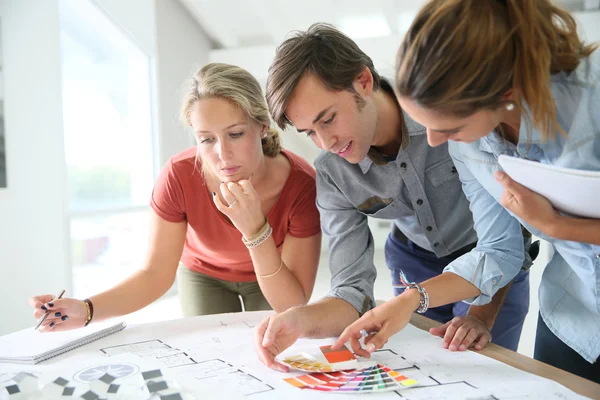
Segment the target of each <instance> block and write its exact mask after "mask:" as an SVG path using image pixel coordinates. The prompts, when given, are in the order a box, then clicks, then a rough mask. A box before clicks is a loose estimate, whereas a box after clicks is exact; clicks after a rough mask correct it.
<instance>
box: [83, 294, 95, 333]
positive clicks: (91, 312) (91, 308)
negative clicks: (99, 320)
mask: <svg viewBox="0 0 600 400" xmlns="http://www.w3.org/2000/svg"><path fill="white" fill-rule="evenodd" d="M83 302H84V303H85V308H86V309H87V315H86V317H85V324H84V325H83V326H84V327H86V326H88V324H89V323H90V322H92V318H94V305H93V304H92V301H91V300H90V299H85V300H83Z"/></svg>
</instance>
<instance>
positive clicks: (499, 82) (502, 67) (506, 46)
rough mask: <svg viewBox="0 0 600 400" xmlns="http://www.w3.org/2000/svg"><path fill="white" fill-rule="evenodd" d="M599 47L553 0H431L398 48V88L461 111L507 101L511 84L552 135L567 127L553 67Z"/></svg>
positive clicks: (566, 66) (567, 65) (568, 65)
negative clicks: (559, 113) (557, 105)
mask: <svg viewBox="0 0 600 400" xmlns="http://www.w3.org/2000/svg"><path fill="white" fill-rule="evenodd" d="M596 47H597V45H595V44H594V45H586V44H584V43H583V42H582V41H581V39H580V38H579V36H578V34H577V26H576V23H575V20H574V19H573V17H572V16H571V14H569V13H568V12H567V11H565V10H562V9H560V8H558V7H556V6H554V5H553V4H552V3H551V2H550V1H549V0H430V1H429V3H427V4H426V5H425V6H424V7H423V9H422V10H421V11H420V12H419V14H418V15H417V17H416V18H415V20H414V22H413V24H412V26H411V27H410V29H409V30H408V33H407V34H406V36H405V38H404V40H403V42H402V44H401V46H400V49H399V50H398V56H397V70H396V89H397V91H398V94H399V95H400V96H406V97H409V98H411V99H412V100H413V101H415V102H416V103H417V104H419V105H421V106H423V107H426V108H430V109H436V110H438V111H441V112H448V113H451V114H455V115H459V116H462V117H464V116H468V115H471V114H473V113H474V112H476V111H478V110H480V109H482V108H488V109H494V108H497V107H501V106H503V105H506V104H507V102H506V101H505V100H504V99H503V96H504V95H505V94H506V93H507V92H508V91H509V90H511V89H513V88H514V89H517V90H516V91H515V94H516V95H517V100H516V105H517V107H519V108H520V109H521V110H522V111H526V116H527V117H528V118H529V119H530V121H531V122H532V123H533V126H534V127H536V128H537V129H538V130H539V131H540V133H541V135H542V137H544V138H548V137H553V136H554V135H555V133H556V132H557V131H559V132H561V133H562V129H561V128H560V126H559V125H558V123H557V121H556V112H555V110H554V100H553V98H552V93H551V90H550V75H551V74H555V73H558V72H561V71H567V72H570V71H573V70H574V69H575V68H577V66H578V65H579V62H580V60H581V59H582V58H584V57H587V56H588V55H590V54H591V53H592V52H593V51H594V50H595V49H596ZM523 103H525V104H526V105H527V110H526V109H525V108H524V107H523Z"/></svg>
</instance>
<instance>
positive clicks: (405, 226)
mask: <svg viewBox="0 0 600 400" xmlns="http://www.w3.org/2000/svg"><path fill="white" fill-rule="evenodd" d="M267 102H268V103H269V109H270V111H271V115H272V116H273V119H274V120H275V122H276V123H277V124H278V125H279V126H280V127H281V128H282V129H283V128H285V127H286V126H287V125H293V126H294V127H295V128H296V129H297V130H298V132H301V133H304V134H306V135H308V136H309V137H310V138H311V139H312V140H313V142H314V143H315V144H316V145H317V146H318V147H319V148H321V149H323V150H325V151H326V152H323V153H322V154H321V155H320V156H319V157H318V159H317V160H316V162H315V167H316V170H317V205H318V207H319V211H320V213H321V226H322V229H323V232H324V233H325V234H327V235H328V236H329V265H330V269H331V275H332V281H331V285H332V288H331V292H330V293H329V295H328V297H327V298H325V299H323V300H321V301H320V302H318V303H315V304H311V305H307V306H302V307H295V308H292V309H289V310H288V311H286V312H284V313H282V314H278V315H276V316H273V317H270V318H269V319H267V320H265V321H263V323H261V324H260V325H259V326H258V327H257V329H256V331H255V346H256V348H257V352H258V355H259V358H260V359H261V360H262V361H263V362H264V363H265V364H266V365H268V366H269V367H272V368H276V369H284V370H285V366H283V365H280V364H278V363H277V362H275V361H274V357H275V356H276V355H277V354H278V353H280V352H281V351H283V350H284V349H285V348H287V347H288V346H290V345H291V344H292V343H294V342H295V341H296V340H297V339H298V337H301V336H302V337H326V336H335V335H339V334H340V333H341V332H342V331H343V330H344V328H345V327H346V326H347V325H349V324H351V323H352V322H354V321H355V320H356V319H357V318H358V317H359V316H361V315H362V314H363V313H365V312H367V311H368V310H369V309H371V308H373V307H375V302H374V299H373V284H374V281H375V277H376V269H375V266H374V265H373V253H374V244H373V238H372V235H371V232H370V230H369V227H368V225H367V218H368V217H369V216H370V217H373V218H381V219H389V220H393V230H392V233H391V234H390V236H389V237H388V240H387V242H386V246H385V251H386V261H387V264H388V267H389V268H390V270H391V272H392V278H393V282H394V283H395V284H399V283H400V271H402V272H404V274H405V275H406V277H407V279H408V282H422V281H424V280H427V279H429V278H432V277H434V276H437V275H439V274H441V273H442V272H443V270H444V267H445V266H446V265H447V264H449V263H450V262H451V261H453V260H455V259H457V258H459V257H460V256H462V255H463V254H465V253H468V252H469V251H470V250H471V249H473V248H474V247H475V246H476V242H477V235H476V233H475V231H474V229H473V217H472V214H471V212H470V210H469V203H468V201H467V199H466V198H465V196H464V194H463V191H462V187H461V183H460V180H459V179H458V174H457V173H456V169H455V168H454V165H453V162H452V159H451V157H450V155H449V154H448V148H447V146H446V145H442V146H438V147H435V148H432V147H429V146H428V144H427V135H426V130H425V128H423V127H422V126H420V125H418V124H417V123H415V122H414V121H412V120H411V119H410V118H409V117H408V116H407V115H406V114H405V113H403V112H402V110H401V108H400V106H399V105H398V103H397V101H396V98H395V96H394V93H393V90H392V88H391V86H390V84H389V83H388V82H387V81H385V80H384V79H382V78H380V76H379V75H378V74H377V72H376V70H375V68H374V66H373V63H372V61H371V59H370V58H369V57H368V56H367V55H366V54H365V53H363V52H362V51H361V50H360V48H359V47H358V46H357V45H356V43H354V42H353V41H352V40H351V39H350V38H348V37H347V36H345V35H344V34H342V33H341V32H339V31H338V30H336V29H335V28H334V27H332V26H330V25H326V24H315V25H313V26H311V27H310V28H309V29H308V31H306V32H303V33H298V34H297V35H296V36H294V37H291V38H289V39H287V40H286V41H285V42H283V44H281V45H280V46H279V47H278V49H277V54H276V56H275V61H274V62H273V65H272V66H271V67H270V69H269V78H268V82H267ZM522 254H523V257H521V258H520V259H519V260H514V262H515V263H517V265H519V266H520V265H526V266H527V267H528V266H529V265H530V264H531V260H530V258H529V257H525V252H524V251H523V252H522ZM526 258H527V261H526ZM482 279H483V278H482ZM500 283H501V282H500V281H499V280H498V279H495V281H494V282H493V285H494V286H498V285H499V284H500ZM506 283H507V282H504V284H506ZM509 287H510V288H509ZM449 290H451V288H449ZM396 294H399V293H398V292H396ZM505 295H506V301H504V305H503V306H502V304H503V300H504V296H505ZM482 297H483V298H485V296H482ZM490 300H491V303H489V304H487V305H483V306H482V305H480V304H484V303H485V302H489V301H490ZM528 308H529V276H528V271H523V272H522V273H520V274H519V276H517V277H516V278H515V280H514V281H513V283H512V287H511V286H510V285H506V286H505V287H504V288H503V289H501V291H500V292H498V294H497V295H496V296H494V298H493V299H491V298H490V297H489V296H488V297H487V299H484V300H483V301H480V302H479V303H478V304H477V305H473V306H471V307H470V308H469V306H468V305H467V304H466V303H462V302H461V303H455V304H452V305H450V306H446V307H438V308H432V309H429V310H427V311H426V312H425V315H426V316H429V317H431V318H433V319H436V320H438V321H441V322H445V323H446V324H445V325H443V326H442V327H441V328H438V329H435V330H433V332H432V333H433V334H437V335H440V336H444V346H445V347H449V348H450V349H451V350H465V349H466V348H468V347H469V346H470V345H471V344H472V343H474V342H476V343H475V347H476V348H482V347H483V346H485V344H486V343H487V342H488V341H490V340H491V338H492V337H493V338H494V340H493V341H494V342H495V343H498V344H500V345H502V346H505V347H507V348H510V349H513V350H516V348H517V345H518V342H519V337H520V334H521V329H522V326H523V320H524V318H525V315H526V314H527V310H528ZM372 312H374V313H376V312H377V308H375V309H374V310H373V311H372ZM465 314H466V316H465V317H460V318H457V319H454V320H453V321H451V320H452V319H453V317H455V316H463V315H465ZM496 317H498V318H496ZM494 321H495V323H494ZM490 330H491V334H490ZM354 351H356V352H357V354H359V355H367V354H361V351H362V352H364V350H361V349H358V348H354Z"/></svg>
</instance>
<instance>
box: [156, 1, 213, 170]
mask: <svg viewBox="0 0 600 400" xmlns="http://www.w3.org/2000/svg"><path fill="white" fill-rule="evenodd" d="M155 3H156V38H157V41H156V54H157V64H156V77H157V84H158V86H157V93H156V96H157V99H158V103H157V106H158V110H159V111H160V112H159V114H158V125H159V142H158V145H159V148H158V150H159V154H158V156H159V157H158V158H159V163H160V165H161V166H162V165H163V164H164V163H165V162H166V161H167V160H168V159H169V158H170V157H171V156H173V155H175V154H176V153H178V152H180V151H182V150H183V149H185V148H188V147H190V146H193V145H194V143H195V142H194V138H193V136H192V135H191V134H190V133H189V132H188V130H187V129H184V128H183V126H182V124H181V123H180V122H179V116H178V113H179V106H180V104H181V95H182V91H181V88H182V87H183V83H184V81H185V80H186V79H188V78H189V77H191V75H192V74H193V73H194V72H195V71H196V70H197V69H198V68H200V67H201V66H202V65H204V64H206V63H207V62H208V54H209V51H210V48H211V44H210V41H209V39H208V37H207V36H206V34H205V33H204V32H203V31H202V30H201V29H200V27H199V26H198V24H197V23H196V22H195V20H193V19H192V17H191V16H190V14H189V12H188V11H187V9H185V8H184V7H183V6H182V5H181V3H180V2H179V1H166V0H155Z"/></svg>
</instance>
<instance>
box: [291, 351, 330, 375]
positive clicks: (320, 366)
mask: <svg viewBox="0 0 600 400" xmlns="http://www.w3.org/2000/svg"><path fill="white" fill-rule="evenodd" d="M283 362H284V363H285V364H287V365H289V366H290V367H292V368H296V369H299V370H300V371H306V372H333V371H337V370H336V369H335V368H334V367H332V366H331V365H330V364H327V363H322V362H320V361H318V360H315V359H314V358H310V357H307V356H304V355H298V356H292V357H287V358H284V359H283Z"/></svg>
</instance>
